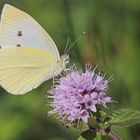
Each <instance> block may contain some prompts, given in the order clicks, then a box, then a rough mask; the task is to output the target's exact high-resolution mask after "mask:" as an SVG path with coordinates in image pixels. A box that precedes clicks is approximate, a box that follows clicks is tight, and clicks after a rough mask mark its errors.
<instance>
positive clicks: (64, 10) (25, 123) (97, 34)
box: [0, 0, 140, 140]
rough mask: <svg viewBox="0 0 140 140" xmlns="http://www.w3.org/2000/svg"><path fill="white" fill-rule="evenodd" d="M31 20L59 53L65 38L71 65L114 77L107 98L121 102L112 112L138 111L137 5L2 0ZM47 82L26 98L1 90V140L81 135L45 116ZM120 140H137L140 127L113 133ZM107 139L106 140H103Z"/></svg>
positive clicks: (72, 139) (105, 0)
mask: <svg viewBox="0 0 140 140" xmlns="http://www.w3.org/2000/svg"><path fill="white" fill-rule="evenodd" d="M5 3H9V4H12V5H14V6H16V7H18V8H20V9H22V10H24V11H26V12H27V13H29V14H30V15H32V16H33V17H34V18H35V19H36V20H37V21H38V22H39V23H40V24H41V25H42V26H43V27H44V28H45V29H46V30H47V32H48V33H49V34H50V35H51V36H52V38H53V40H54V41H55V42H56V44H57V46H58V49H59V52H60V54H63V50H64V48H65V44H66V41H67V38H68V36H69V37H70V42H71V43H72V42H73V41H74V40H75V39H76V38H77V37H78V36H79V35H80V34H81V33H82V32H83V31H85V32H86V36H85V37H84V38H83V39H81V40H80V41H79V42H78V43H77V44H76V45H75V47H74V48H73V49H72V50H71V53H70V60H71V62H70V63H73V62H74V63H76V64H77V65H78V66H79V67H81V66H82V67H83V66H84V63H88V62H90V63H91V64H93V65H94V66H95V65H96V64H99V68H98V69H100V70H101V71H102V72H104V73H107V76H108V77H109V76H111V75H112V74H113V75H114V78H115V79H114V81H113V82H112V83H111V85H110V91H109V92H110V95H111V96H112V98H113V100H117V101H119V103H118V104H114V105H113V106H112V108H113V109H116V108H123V107H131V108H134V109H140V76H139V75H140V1H139V0H133V1H131V0H1V1H0V10H1V9H2V7H3V5H4V4H5ZM50 86H51V81H50V82H45V83H44V84H42V85H41V86H40V87H39V88H38V89H36V90H33V91H32V92H30V93H29V94H26V95H24V96H13V95H10V94H7V93H6V91H4V90H3V89H2V88H1V89H0V140H76V138H77V137H78V134H79V132H78V131H76V130H75V129H68V130H67V129H66V128H65V127H64V126H62V125H61V124H59V123H58V122H57V121H56V120H55V119H54V118H53V117H52V116H51V117H48V116H47V110H48V107H47V105H46V104H47V102H46V99H45V96H46V95H47V89H48V88H49V87H50ZM115 132H117V133H118V134H119V135H120V136H121V137H122V139H123V140H140V133H139V132H140V125H135V126H132V127H130V128H123V129H122V128H119V129H117V128H115ZM104 139H106V140H109V138H104Z"/></svg>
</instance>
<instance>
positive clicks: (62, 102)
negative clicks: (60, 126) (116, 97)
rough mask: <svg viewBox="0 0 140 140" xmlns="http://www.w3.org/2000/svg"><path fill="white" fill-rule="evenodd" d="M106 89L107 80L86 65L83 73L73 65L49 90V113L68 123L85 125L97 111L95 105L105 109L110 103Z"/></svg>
mask: <svg viewBox="0 0 140 140" xmlns="http://www.w3.org/2000/svg"><path fill="white" fill-rule="evenodd" d="M107 89H108V80H105V79H104V77H103V76H102V75H101V74H96V73H95V71H94V70H92V67H91V66H89V65H86V70H85V72H81V71H77V69H76V66H75V65H74V66H73V67H71V68H70V70H68V71H67V74H66V75H65V76H64V77H61V78H60V79H58V80H57V83H56V85H55V86H53V87H52V89H51V90H49V93H50V94H51V96H49V97H50V98H51V99H52V101H51V103H50V104H49V105H50V106H52V107H53V110H52V111H50V112H49V113H50V114H54V113H57V114H58V115H59V116H60V117H61V118H64V119H65V118H66V119H67V121H68V122H70V123H71V122H73V121H75V120H80V119H81V120H83V121H84V122H86V123H87V122H88V118H89V116H90V112H96V111H97V108H96V105H98V104H99V105H103V106H105V107H106V104H107V103H109V102H111V98H110V97H109V96H107Z"/></svg>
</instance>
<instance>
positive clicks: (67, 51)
mask: <svg viewBox="0 0 140 140" xmlns="http://www.w3.org/2000/svg"><path fill="white" fill-rule="evenodd" d="M84 35H85V32H83V33H82V34H81V35H80V36H79V37H78V38H77V39H76V40H75V41H74V42H73V43H72V44H71V45H70V47H69V48H68V47H67V48H68V49H67V50H66V54H68V53H69V51H70V49H71V48H72V47H73V46H74V45H75V44H76V43H77V42H78V41H79V40H80V39H81V38H82V37H83V36H84Z"/></svg>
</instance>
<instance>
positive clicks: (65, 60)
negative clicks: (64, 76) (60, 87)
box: [61, 54, 69, 65]
mask: <svg viewBox="0 0 140 140" xmlns="http://www.w3.org/2000/svg"><path fill="white" fill-rule="evenodd" d="M61 62H62V65H66V64H68V63H69V55H68V54H64V55H62V56H61Z"/></svg>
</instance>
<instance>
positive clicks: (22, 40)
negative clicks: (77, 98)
mask: <svg viewBox="0 0 140 140" xmlns="http://www.w3.org/2000/svg"><path fill="white" fill-rule="evenodd" d="M68 62H69V56H68V55H63V56H61V57H60V55H59V52H58V50H57V47H56V45H55V43H54V42H53V40H52V39H51V37H50V36H49V35H48V33H47V32H46V31H45V30H44V29H43V28H42V27H41V26H40V25H39V24H38V23H37V22H36V21H35V20H34V19H33V18H32V17H31V16H30V15H28V14H27V13H25V12H23V11H21V10H19V9H17V8H15V7H13V6H11V5H9V4H5V5H4V8H3V10H2V15H1V22H0V85H1V86H2V87H3V88H4V89H6V90H7V91H8V92H9V93H11V94H14V95H21V94H25V93H27V92H28V91H30V90H32V89H34V88H37V87H38V86H39V85H40V84H41V83H43V82H44V81H46V80H48V79H50V78H52V77H54V76H56V75H58V74H59V73H60V72H61V71H62V70H63V69H64V68H65V65H66V64H67V63H68Z"/></svg>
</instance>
